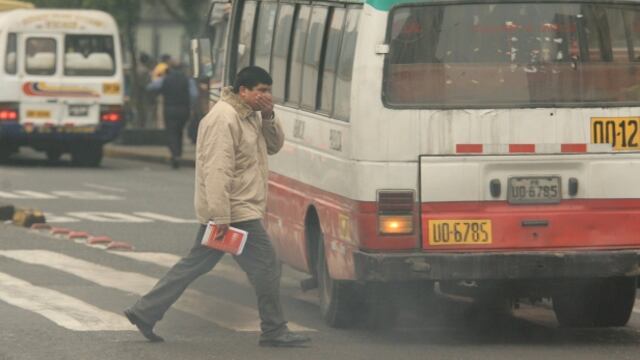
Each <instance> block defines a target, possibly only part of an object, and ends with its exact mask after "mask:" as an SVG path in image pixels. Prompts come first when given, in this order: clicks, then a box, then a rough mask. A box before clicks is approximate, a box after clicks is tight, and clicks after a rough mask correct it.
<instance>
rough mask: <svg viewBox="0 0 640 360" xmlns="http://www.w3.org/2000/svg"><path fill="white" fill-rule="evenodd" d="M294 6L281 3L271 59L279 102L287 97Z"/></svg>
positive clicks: (274, 89) (275, 92)
mask: <svg viewBox="0 0 640 360" xmlns="http://www.w3.org/2000/svg"><path fill="white" fill-rule="evenodd" d="M293 12H294V7H293V5H291V4H280V11H279V12H278V21H277V22H276V36H275V39H274V42H273V58H272V60H271V62H272V64H271V76H272V77H273V98H274V99H275V100H277V101H278V102H283V101H284V99H285V89H286V84H287V60H288V54H289V45H290V43H291V26H292V25H293Z"/></svg>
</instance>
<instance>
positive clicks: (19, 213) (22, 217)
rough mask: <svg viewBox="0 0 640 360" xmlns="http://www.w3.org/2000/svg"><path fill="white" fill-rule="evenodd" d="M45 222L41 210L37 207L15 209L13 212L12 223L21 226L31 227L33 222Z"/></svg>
mask: <svg viewBox="0 0 640 360" xmlns="http://www.w3.org/2000/svg"><path fill="white" fill-rule="evenodd" d="M45 222H47V221H46V219H45V217H44V213H43V212H42V210H38V209H16V211H15V213H14V214H13V224H14V225H17V226H23V227H31V225H33V224H41V223H45Z"/></svg>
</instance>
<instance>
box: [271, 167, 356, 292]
mask: <svg viewBox="0 0 640 360" xmlns="http://www.w3.org/2000/svg"><path fill="white" fill-rule="evenodd" d="M269 185H270V186H269V200H268V205H267V209H268V214H267V217H266V218H267V222H268V225H267V227H268V230H269V234H270V235H271V236H272V237H273V239H272V240H273V242H274V245H275V247H276V249H277V251H278V255H279V256H280V258H281V260H283V261H284V262H285V263H287V264H288V265H290V266H292V267H294V268H296V269H298V270H301V271H305V272H309V273H311V272H312V271H313V269H311V265H310V263H309V260H310V259H309V256H308V254H310V253H312V251H310V250H315V249H309V248H308V244H307V241H306V238H305V219H306V216H307V211H308V209H309V208H310V207H311V206H313V207H314V208H315V209H316V211H317V214H318V218H319V221H320V228H321V231H322V234H323V237H324V243H325V255H326V260H327V265H328V268H329V273H330V275H331V277H332V278H333V279H336V280H353V279H355V269H354V264H353V251H354V250H356V249H357V247H358V246H357V241H356V239H357V235H356V231H357V226H353V225H352V220H351V219H353V211H354V210H355V209H356V207H355V206H354V204H355V203H354V202H352V201H348V200H346V199H344V198H342V197H340V196H338V195H335V194H331V193H327V192H325V191H322V190H319V189H317V188H314V187H311V186H309V185H305V184H303V183H301V182H298V181H295V180H293V179H291V178H288V177H285V176H282V175H278V174H275V173H271V176H270V182H269Z"/></svg>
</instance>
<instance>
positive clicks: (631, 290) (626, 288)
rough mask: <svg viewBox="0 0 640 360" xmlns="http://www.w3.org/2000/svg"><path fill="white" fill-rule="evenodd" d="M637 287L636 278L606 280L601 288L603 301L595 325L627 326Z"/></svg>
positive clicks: (601, 300)
mask: <svg viewBox="0 0 640 360" xmlns="http://www.w3.org/2000/svg"><path fill="white" fill-rule="evenodd" d="M636 286H637V285H636V278H635V277H616V278H611V279H604V280H603V281H602V284H601V286H600V297H601V299H600V306H599V307H598V313H597V315H596V318H595V325H596V326H601V327H609V326H625V325H626V324H627V322H629V318H630V317H631V312H632V311H633V304H634V303H635V300H636Z"/></svg>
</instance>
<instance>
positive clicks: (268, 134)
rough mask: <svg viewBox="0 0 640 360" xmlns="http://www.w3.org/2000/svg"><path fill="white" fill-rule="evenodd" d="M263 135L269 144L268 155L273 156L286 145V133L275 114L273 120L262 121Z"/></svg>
mask: <svg viewBox="0 0 640 360" xmlns="http://www.w3.org/2000/svg"><path fill="white" fill-rule="evenodd" d="M262 135H263V136H264V140H265V142H266V143H267V153H268V154H269V155H273V154H275V153H277V152H278V151H280V149H282V145H284V132H283V131H282V125H280V120H279V119H278V117H277V116H276V115H275V114H274V115H273V118H271V119H262Z"/></svg>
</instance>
